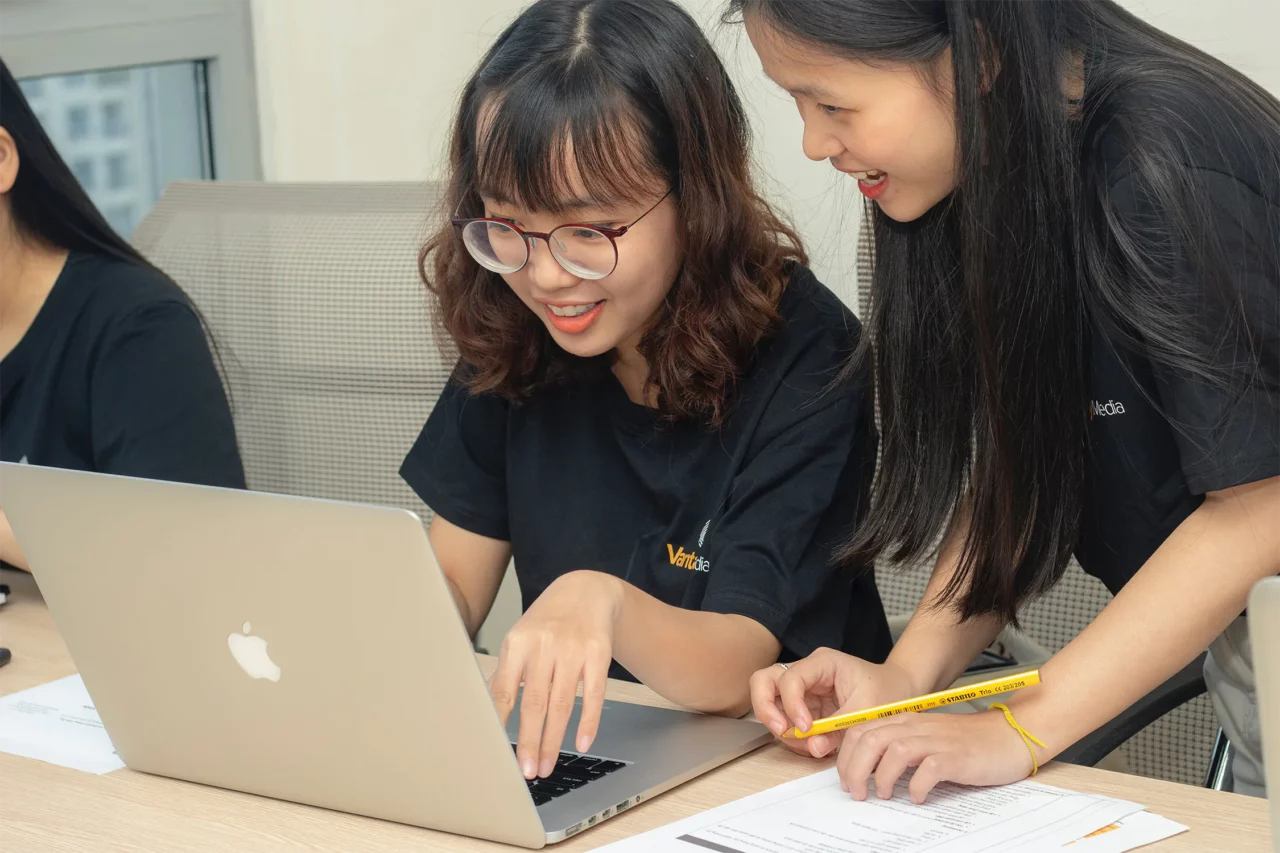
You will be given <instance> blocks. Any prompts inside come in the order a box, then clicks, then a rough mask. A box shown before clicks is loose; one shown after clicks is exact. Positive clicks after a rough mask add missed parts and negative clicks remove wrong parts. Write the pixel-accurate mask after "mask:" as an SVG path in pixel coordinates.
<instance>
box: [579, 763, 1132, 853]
mask: <svg viewBox="0 0 1280 853" xmlns="http://www.w3.org/2000/svg"><path fill="white" fill-rule="evenodd" d="M906 784H907V783H906V780H903V781H902V782H900V783H899V785H898V787H897V790H896V791H895V792H894V797H893V799H890V800H880V799H877V798H876V797H875V796H874V795H873V796H872V797H871V798H870V799H868V800H866V801H864V802H858V801H856V800H853V799H851V798H850V797H849V795H848V794H847V793H845V792H844V791H842V790H840V780H839V777H838V776H837V775H836V771H835V769H834V768H833V769H831V770H827V771H825V772H822V773H818V774H815V775H813V776H809V777H807V778H804V779H797V780H796V781H794V782H788V783H786V784H783V785H779V786H778V787H776V788H771V789H770V790H768V791H762V792H761V793H759V794H755V795H753V796H750V797H746V798H745V799H742V800H738V801H737V802H733V803H729V804H728V805H725V806H721V807H720V808H717V809H712V810H711V811H709V812H705V813H703V814H701V815H697V816H695V817H692V818H689V819H687V820H683V821H680V822H679V823H675V824H672V825H671V826H667V827H664V828H662V829H659V830H655V831H653V832H649V833H646V834H644V835H639V836H636V837H634V838H630V839H627V840H626V841H621V842H618V843H616V844H611V845H608V846H606V847H603V848H600V849H601V850H607V851H610V853H633V852H634V853H639V851H646V853H709V852H710V853H926V851H927V853H1032V851H1036V853H1042V851H1045V850H1053V849H1055V848H1059V847H1063V846H1064V845H1068V844H1070V843H1071V842H1081V841H1082V839H1083V838H1084V837H1085V836H1087V835H1089V834H1090V833H1092V832H1094V831H1096V830H1098V829H1101V828H1102V827H1106V826H1109V825H1111V824H1116V823H1120V822H1122V821H1123V820H1124V819H1125V818H1126V817H1129V816H1130V815H1134V814H1137V813H1139V812H1141V811H1142V810H1143V809H1142V806H1140V805H1138V804H1136V803H1130V802H1125V801H1123V800H1115V799H1112V798H1110V797H1102V796H1096V795H1093V794H1081V793H1077V792H1075V791H1066V790H1062V789H1060V788H1052V787H1049V786H1047V785H1041V784H1039V783H1036V782H1019V783H1017V784H1015V785H1007V786H1005V787H1001V788H967V787H963V786H959V785H950V784H943V785H939V786H938V787H937V788H936V789H935V790H934V791H933V793H932V794H930V796H929V800H928V802H926V803H924V804H923V805H919V806H917V805H914V804H912V803H911V801H910V799H909V798H908V795H907V787H906ZM1083 846H1084V845H1083V843H1081V848H1083ZM1066 849H1067V850H1068V851H1069V850H1070V849H1071V848H1070V847H1068V848H1066ZM1077 849H1080V848H1077Z"/></svg>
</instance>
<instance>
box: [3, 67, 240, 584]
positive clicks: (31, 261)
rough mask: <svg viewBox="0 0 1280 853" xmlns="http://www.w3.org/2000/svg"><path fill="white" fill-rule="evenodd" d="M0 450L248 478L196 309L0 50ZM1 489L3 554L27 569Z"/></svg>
mask: <svg viewBox="0 0 1280 853" xmlns="http://www.w3.org/2000/svg"><path fill="white" fill-rule="evenodd" d="M0 459H3V460H4V461H6V462H26V463H30V464H32V465H47V466H50V467H55V468H73V469H76V470H81V471H101V472H104V473H108V474H123V475H128V476H134V477H148V478H151V479H159V480H177V481H181V482H189V483H200V484H205V485H214V486H228V487H239V488H243V487H244V472H243V470H242V469H241V464H240V453H239V450H238V448H237V445H236V436H235V427H234V426H233V425H232V421H231V410H230V407H229V406H228V404H227V397H226V394H225V392H224V391H223V388H222V382H221V380H220V379H219V377H218V371H217V369H216V366H215V364H214V359H213V355H212V353H211V351H210V349H209V344H208V342H207V340H206V338H205V333H204V326H203V324H202V322H201V320H200V316H199V314H198V313H197V311H196V309H195V307H194V306H193V305H192V304H191V302H190V301H189V300H188V299H187V297H186V295H185V294H183V292H182V290H181V289H180V288H179V287H178V286H177V285H176V284H174V283H173V281H172V280H171V279H169V278H168V277H167V276H166V275H165V274H164V273H162V272H160V271H159V270H158V269H156V268H155V267H154V266H152V265H151V264H150V263H149V262H148V261H147V260H146V259H145V258H143V257H142V255H140V254H138V252H137V250H136V249H134V248H133V247H132V246H130V245H129V244H128V243H127V242H125V241H124V240H123V239H122V238H121V237H120V236H119V235H117V234H116V233H115V232H114V231H112V230H111V226H110V225H108V224H107V222H106V220H105V219H103V218H102V215H101V214H100V213H98V210H97V209H96V208H95V207H94V206H93V202H92V201H90V200H89V196H88V195H87V194H86V193H85V191H84V189H83V188H82V187H81V186H80V184H79V183H77V182H76V179H75V177H74V176H73V175H72V173H71V170H70V169H69V168H67V164H66V163H65V162H63V160H62V158H61V157H60V156H59V155H58V152H57V151H56V150H55V149H54V147H53V143H52V142H51V141H50V140H49V137H48V135H47V134H46V133H45V132H44V129H43V128H42V127H40V123H39V122H38V121H37V120H36V117H35V114H34V113H33V112H32V111H31V107H30V106H29V105H28V104H27V101H26V99H25V98H24V97H23V95H22V90H21V89H19V88H18V83H17V81H16V80H15V79H14V78H13V75H12V74H10V73H9V69H8V67H7V66H5V64H4V63H3V62H0ZM3 500H4V496H3V494H2V493H0V564H6V565H10V566H15V567H17V568H22V569H26V568H28V566H27V563H26V559H25V558H24V557H23V555H22V549H21V548H20V547H19V545H20V543H18V542H16V541H15V540H14V536H13V531H12V530H11V529H10V527H9V522H8V521H7V519H6V518H5V516H4V511H3Z"/></svg>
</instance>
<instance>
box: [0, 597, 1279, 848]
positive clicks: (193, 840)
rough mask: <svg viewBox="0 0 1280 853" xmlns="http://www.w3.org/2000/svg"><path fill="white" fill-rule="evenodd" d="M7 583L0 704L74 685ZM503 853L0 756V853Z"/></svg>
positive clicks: (1064, 772) (724, 771) (39, 622)
mask: <svg viewBox="0 0 1280 853" xmlns="http://www.w3.org/2000/svg"><path fill="white" fill-rule="evenodd" d="M4 574H5V575H6V576H7V577H5V582H6V583H9V584H10V585H11V586H12V587H13V597H12V598H11V599H10V603H9V604H6V605H4V606H3V607H0V646H8V647H10V648H11V649H12V650H13V662H12V663H10V664H9V665H8V666H6V667H3V668H0V695H3V694H7V693H12V692H14V691H16V690H22V689H25V688H27V687H33V686H35V685H37V684H43V683H45V682H47V681H52V680H53V679H56V678H61V677H62V676H65V675H70V674H71V673H73V672H75V667H74V665H73V664H72V663H71V658H70V657H69V656H68V654H67V650H66V647H65V646H64V645H63V643H62V639H61V638H60V637H59V635H58V632H57V629H56V628H55V627H54V625H53V621H52V619H51V618H50V617H49V612H48V610H47V609H46V608H45V606H44V602H43V601H42V600H41V599H40V598H39V592H38V591H37V590H36V588H35V584H34V583H33V582H32V581H31V579H30V578H29V577H26V576H18V575H15V574H14V573H12V572H5V573H4ZM610 696H611V697H613V698H617V699H624V700H628V701H633V702H645V703H648V704H654V705H661V704H666V703H664V702H663V701H662V700H661V699H659V698H658V697H657V696H655V695H654V694H653V693H652V692H650V691H649V690H647V689H645V688H643V687H640V686H638V685H634V684H625V683H620V682H617V683H612V684H611V685H610ZM827 766H828V765H827V764H823V763H818V762H814V761H809V760H806V759H802V758H798V757H796V756H793V755H791V754H790V753H789V752H787V751H786V750H785V749H783V748H781V747H778V746H773V747H767V748H765V749H762V750H759V751H757V752H755V753H753V754H752V755H749V756H746V757H744V758H741V759H739V760H738V761H735V762H733V763H731V764H729V765H726V766H725V767H722V768H720V769H718V770H716V771H714V772H712V773H709V774H707V775H705V776H703V777H701V778H699V779H695V780H694V781H692V782H690V783H688V784H686V785H683V786H681V787H679V788H677V789H676V790H674V791H671V792H669V793H667V794H664V795H663V796H661V797H658V798H657V799H655V800H653V801H652V802H649V803H646V804H644V805H641V806H639V807H637V808H636V809H635V810H633V811H630V812H627V813H626V814H625V815H622V816H621V817H617V818H614V819H612V820H609V821H606V822H605V823H604V824H602V825H601V826H599V827H597V828H595V829H592V830H589V831H587V832H585V833H583V834H582V835H579V836H577V837H576V838H573V839H570V840H569V841H567V842H565V843H564V844H559V845H556V846H555V847H554V848H552V849H554V850H556V851H557V853H561V851H563V853H570V851H579V850H590V849H592V848H594V847H597V846H599V845H601V844H605V843H607V842H610V841H616V840H617V839H620V838H625V837H627V836H630V835H634V834H636V833H638V832H643V831H645V830H649V829H654V828H655V827H658V826H662V825H663V824H667V823H670V822H672V821H675V820H679V819H681V818H684V817H688V816H690V815H692V814H695V813H697V812H699V811H702V810H705V809H709V808H712V807H714V806H718V805H722V804H723V803H727V802H729V801H731V800H734V799H737V798H739V797H743V796H746V795H747V794H751V793H754V792H756V791H760V790H763V789H765V788H768V787H771V786H773V785H777V784H779V783H781V782H786V781H789V780H791V779H795V778H798V777H800V776H804V775H806V774H808V773H813V772H815V771H817V770H821V769H824V768H825V767H827ZM1039 778H1040V779H1041V780H1042V781H1044V782H1046V783H1048V784H1051V785H1058V786H1061V787H1063V788H1073V789H1076V790H1080V791H1091V792H1097V793H1101V794H1108V795H1111V796H1115V797H1123V798H1124V799H1128V800H1132V801H1134V802H1138V803H1142V804H1143V805H1145V806H1147V807H1149V808H1150V809H1151V810H1152V811H1154V812H1157V813H1159V814H1162V815H1164V816H1165V817H1168V818H1171V819H1173V820H1176V821H1179V822H1181V823H1184V824H1186V825H1188V826H1190V827H1191V828H1192V829H1191V832H1189V833H1184V834H1183V835H1181V836H1179V837H1177V838H1175V839H1171V840H1169V841H1167V842H1164V843H1163V844H1159V845H1156V846H1155V847H1152V848H1148V849H1151V850H1154V851H1157V853H1176V851H1185V853H1192V852H1193V851H1194V853H1270V851H1271V847H1270V845H1269V841H1268V839H1269V837H1270V836H1269V834H1268V829H1267V812H1266V804H1265V802H1264V801H1262V800H1255V799H1250V798H1247V797H1241V796H1237V795H1235V794H1222V793H1217V792H1215V791H1207V790H1202V789H1199V788H1191V787H1186V786H1182V785H1174V784H1170V783H1168V782H1158V781H1154V780H1150V779H1142V778H1139V777H1136V776H1125V775H1121V774H1117V773H1108V772H1106V771H1103V770H1094V769H1090V768H1083V767H1071V766H1065V765H1064V766H1058V765H1050V766H1048V767H1046V768H1045V769H1044V771H1043V772H1042V773H1041V775H1040V777H1039ZM511 849H513V848H508V847H503V846H501V845H497V844H491V843H488V842H483V841H475V840H472V839H467V838H460V837H457V836H450V835H444V834H441V833H436V832H430V831H427V830H423V829H417V828H415V827H409V826H401V825H399V824H394V823H386V822H384V821H378V820H371V819H369V818H362V817H356V816H353V815H346V814H341V813H338V812H330V811H325V810H323V809H317V808H311V807H309V806H301V805H296V804H293V803H285V802H279V801H276V800H269V799H265V798H263V797H255V796H250V795H248V794H239V793H236V792H233V791H224V790H220V789H216V788H208V787H204V786H201V785H194V784H190V783H187V782H178V781H174V780H172V779H164V778H160V777H156V776H148V775H147V774H144V773H135V772H133V771H131V770H119V771H116V772H115V773H111V774H109V775H106V776H93V775H90V774H87V773H80V772H78V771H75V770H67V769H64V768H61V767H55V766H53V765H51V764H44V763H42V762H39V761H33V760H31V759H26V758H19V757H17V756H13V755H7V754H0V850H3V851H5V853H19V851H21V853H26V851H36V850H39V851H75V853H82V851H85V850H94V851H113V850H119V851H131V853H137V851H152V850H155V851H177V850H209V851H218V853H223V851H230V850H234V851H237V853H250V851H264V850H291V851H296V850H312V851H320V850H335V851H336V850H343V851H346V850H360V851H368V853H378V851H392V850H395V851H406V850H432V851H435V850H443V851H497V850H507V851H509V850H511Z"/></svg>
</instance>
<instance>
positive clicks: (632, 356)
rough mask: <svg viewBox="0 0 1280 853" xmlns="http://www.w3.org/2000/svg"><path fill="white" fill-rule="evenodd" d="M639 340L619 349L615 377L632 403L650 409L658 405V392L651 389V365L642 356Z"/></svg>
mask: <svg viewBox="0 0 1280 853" xmlns="http://www.w3.org/2000/svg"><path fill="white" fill-rule="evenodd" d="M638 344H639V339H638V338H637V339H636V340H635V341H628V342H626V343H624V344H622V345H620V346H619V347H618V349H617V353H618V359H617V361H615V362H614V363H613V375H614V376H616V377H618V381H619V382H620V383H622V388H623V390H624V391H626V392H627V397H629V398H630V399H631V402H633V403H636V404H638V405H641V406H649V407H650V408H652V407H654V406H656V405H657V404H658V400H657V392H656V390H655V389H652V388H649V387H648V385H649V363H648V362H647V361H645V359H644V356H642V355H640V349H639V346H638Z"/></svg>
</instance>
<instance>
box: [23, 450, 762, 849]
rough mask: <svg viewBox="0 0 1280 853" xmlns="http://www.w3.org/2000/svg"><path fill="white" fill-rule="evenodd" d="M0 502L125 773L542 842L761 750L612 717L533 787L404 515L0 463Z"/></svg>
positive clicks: (715, 732)
mask: <svg viewBox="0 0 1280 853" xmlns="http://www.w3.org/2000/svg"><path fill="white" fill-rule="evenodd" d="M0 490H2V491H0V494H2V495H3V497H2V498H0V500H2V501H3V506H4V511H5V513H6V515H7V516H8V517H9V520H10V522H11V524H12V526H13V529H14V533H15V534H16V536H17V538H18V541H19V542H20V543H21V545H22V548H23V551H24V553H25V554H26V557H27V559H28V561H29V562H30V564H31V566H32V568H33V570H34V573H35V577H36V581H37V583H38V584H39V586H40V589H41V591H42V592H43V594H44V596H45V600H46V601H47V602H48V605H49V609H50V611H51V612H52V615H53V618H54V620H55V621H56V623H57V625H58V629H59V631H60V632H61V634H62V636H63V639H64V640H65V641H66V644H67V648H68V650H69V651H70V652H71V656H72V658H73V659H74V660H75V663H76V666H77V668H78V669H79V671H80V673H81V675H82V676H83V678H84V682H85V685H86V687H87V688H88V690H89V693H90V695H91V696H92V697H93V701H94V704H95V705H96V706H97V709H98V712H99V713H100V714H101V716H102V721H103V724H104V725H105V726H106V729H107V732H108V734H110V736H111V740H112V742H113V743H114V744H115V747H116V749H117V751H118V752H119V754H120V757H121V758H122V759H123V760H124V762H125V763H126V764H127V765H128V766H129V767H131V768H133V769H135V770H141V771H145V772H148V773H155V774H160V775H164V776H173V777H176V778H180V779H187V780H190V781H193V782H201V783H205V784H209V785H216V786H219V787H223V788H230V789H234V790H237V791H246V792H249V793H254V794H261V795H264V796H268V797H276V798H279V799H283V800H290V801H294V802H299V803H308V804H311V805H315V806H322V807H325V808H330V809H336V810H340V811H345V812H352V813H355V814H361V815H368V816H371V817H377V818H383V819H386V820H393V821H399V822H402V823H408V824H413V825H416V826H422V827H429V828H431V829H438V830H444V831H446V832H453V833H458V834H462V835H470V836H474V837H478V838H485V839H490V840H493V841H501V842H506V843H509V844H518V845H521V846H525V847H541V846H543V845H544V844H546V843H550V842H555V841H559V840H562V839H564V838H568V837H569V836H571V835H574V834H576V833H578V832H580V831H582V830H584V829H586V828H588V827H590V826H592V825H594V824H596V823H598V822H600V821H602V820H606V819H608V818H610V817H612V816H614V815H616V814H618V813H619V812H622V811H624V810H626V809H628V808H630V807H632V806H634V805H636V804H637V803H639V802H641V801H642V800H646V799H648V798H650V797H652V796H654V795H656V794H659V793H661V792H662V791H665V790H667V789H669V788H672V787H674V786H675V785H678V784H680V783H681V782H684V781H686V780H688V779H690V778H693V777H694V776H697V775H698V774H700V773H704V772H706V771H708V770H710V769H712V768H714V767H716V766H718V765H720V764H722V763H724V762H726V761H729V760H730V759H732V758H735V757H737V756H739V755H742V754H744V753H746V752H748V751H750V750H752V749H754V748H756V747H758V746H761V745H762V744H765V743H767V742H768V741H769V740H770V739H771V738H770V735H769V734H768V732H767V730H766V729H765V728H764V727H763V726H761V725H759V724H757V723H751V722H745V721H742V720H728V719H721V718H716V717H708V716H701V715H697V714H692V713H688V712H683V711H669V710H663V709H657V708H648V707H644V706H638V705H628V704H624V703H619V702H612V701H611V702H608V703H606V705H605V709H604V715H603V720H602V723H601V726H600V732H599V736H598V737H597V739H596V742H595V743H594V744H593V746H592V747H591V753H590V755H578V754H576V753H574V752H572V751H571V750H565V751H564V752H563V753H562V754H561V756H560V759H561V760H560V764H559V766H558V767H557V770H556V773H555V774H554V775H553V776H552V777H550V779H548V780H543V781H540V782H536V783H534V784H532V785H530V784H529V783H527V782H526V781H525V779H524V777H523V776H522V775H521V773H520V771H519V769H518V767H517V764H516V759H515V755H514V753H513V749H512V743H513V742H514V740H515V732H516V731H517V727H518V724H519V721H518V719H512V720H511V721H510V725H509V726H508V727H507V729H506V730H505V731H504V729H503V727H502V726H501V724H500V722H499V719H498V716H497V712H496V711H495V710H494V708H493V705H492V702H491V701H490V699H489V694H488V690H487V687H486V684H485V679H484V677H483V675H482V673H481V671H480V668H479V666H478V664H477V662H476V659H475V656H474V654H473V653H472V648H471V643H470V640H469V638H468V636H467V633H466V630H465V628H464V627H463V625H462V622H461V620H460V619H459V617H458V615H457V611H456V610H455V608H454V605H453V599H452V598H451V596H450V594H449V591H448V587H447V585H446V582H445V579H444V576H443V574H442V573H441V572H440V569H439V567H438V565H437V564H436V560H435V556H434V554H433V553H432V551H431V546H430V544H429V542H428V539H427V535H426V531H425V530H424V528H423V525H422V522H421V520H420V519H419V518H418V516H416V515H414V514H413V513H410V512H408V511H405V510H400V509H389V508H384V507H374V506H364V505H359V504H348V503H339V502H334V501H322V500H313V499H308V498H297V497H288V496H283V495H270V494H262V493H256V492H242V491H235V490H229V489H216V488H210V487H204V486H189V485H182V484H176V483H162V482H155V481H150V480H139V479H130V478H124V477H114V476H108V475H104V474H87V473H82V472H75V471H63V470H57V469H51V468H41V467H36V466H28V465H13V464H0ZM576 725H577V720H576V714H575V718H574V720H573V721H572V723H571V725H570V727H569V730H568V733H567V735H566V740H567V741H569V742H571V741H572V737H573V734H574V731H575V729H576Z"/></svg>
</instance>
